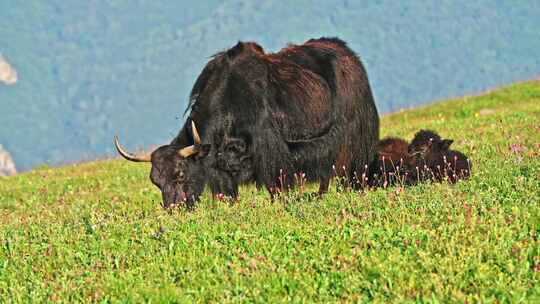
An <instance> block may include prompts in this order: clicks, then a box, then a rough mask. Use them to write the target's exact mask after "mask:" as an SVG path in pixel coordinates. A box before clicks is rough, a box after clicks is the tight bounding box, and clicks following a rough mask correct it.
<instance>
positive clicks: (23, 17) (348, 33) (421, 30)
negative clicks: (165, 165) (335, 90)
mask: <svg viewBox="0 0 540 304" xmlns="http://www.w3.org/2000/svg"><path fill="white" fill-rule="evenodd" d="M320 36H337V37H340V38H342V39H344V40H345V41H347V42H348V43H349V45H350V46H351V48H352V49H354V50H355V51H356V52H357V53H358V55H359V56H360V57H361V59H362V61H363V62H364V64H365V66H366V69H367V71H368V75H369V78H370V81H371V85H372V88H373V91H374V93H375V97H376V101H377V105H378V108H379V111H380V112H381V113H386V112H390V111H395V110H399V109H402V108H410V107H414V106H417V105H419V104H423V103H426V102H430V101H433V100H437V99H443V98H447V97H452V96H461V95H466V94H472V93H476V92H480V91H483V90H485V89H488V88H491V87H494V86H498V85H501V84H504V83H508V82H512V81H516V80H522V79H529V78H535V77H538V75H539V74H540V56H539V54H540V52H539V50H540V1H535V0H529V1H527V0H525V1H510V0H498V1H496V0H492V1H487V0H486V1H420V0H411V1H399V2H398V1H390V0H379V1H375V0H374V1H352V0H341V1H326V0H313V1H307V0H298V1H277V0H268V1H251V0H224V1H216V0H206V1H172V0H171V1H143V0H130V1H127V0H109V1H81V0H77V1H63V0H46V1H37V0H26V1H15V0H3V1H0V53H1V54H3V56H4V57H5V58H6V59H7V60H9V62H10V63H11V65H12V66H13V67H14V68H15V69H16V70H17V72H18V78H19V80H18V82H17V83H16V84H15V85H12V86H7V85H3V84H0V107H1V114H0V144H2V145H3V146H4V147H5V148H6V149H7V150H8V151H9V152H10V153H11V154H12V156H13V158H14V160H15V163H16V164H17V168H18V169H19V170H21V169H22V170H27V169H30V168H32V167H34V166H36V165H39V164H42V163H47V164H51V165H57V164H63V163H68V162H73V161H80V160H87V159H93V158H96V157H103V156H107V155H114V153H113V152H114V151H113V149H114V147H113V145H112V138H113V136H114V134H118V135H119V136H120V137H121V138H122V140H123V142H124V143H125V144H126V146H127V147H129V148H130V149H137V148H145V149H147V148H150V147H151V146H153V145H158V144H163V143H166V142H168V141H169V140H170V139H171V138H172V137H174V136H175V135H176V133H177V132H178V130H179V128H180V126H181V124H182V122H183V112H184V109H185V106H186V104H187V100H188V94H189V90H190V88H191V86H192V85H193V83H194V81H195V78H196V77H197V75H198V74H199V72H200V71H201V69H202V67H203V66H204V64H205V63H206V62H207V61H208V60H209V57H210V56H211V55H213V54H215V53H217V52H218V51H221V50H223V49H226V48H228V47H230V46H232V45H234V44H235V43H236V42H237V41H238V40H254V41H257V42H258V43H260V44H261V45H262V46H263V47H264V48H265V49H266V51H278V50H279V49H280V48H282V47H284V46H286V44H287V43H289V42H290V43H302V42H304V41H305V40H307V39H309V38H313V37H320Z"/></svg>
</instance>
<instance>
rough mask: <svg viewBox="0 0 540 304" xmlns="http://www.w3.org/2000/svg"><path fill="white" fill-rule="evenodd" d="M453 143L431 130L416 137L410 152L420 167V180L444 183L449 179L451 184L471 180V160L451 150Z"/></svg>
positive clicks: (410, 146)
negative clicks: (461, 180) (444, 180)
mask: <svg viewBox="0 0 540 304" xmlns="http://www.w3.org/2000/svg"><path fill="white" fill-rule="evenodd" d="M453 142H454V140H452V139H442V138H441V137H440V136H439V134H437V133H436V132H434V131H431V130H420V131H418V132H417V133H416V134H415V135H414V138H413V140H412V142H411V144H410V145H409V149H408V152H409V154H410V155H413V156H414V158H415V162H416V165H418V166H419V173H420V179H422V180H425V179H433V180H436V181H442V180H443V179H445V178H448V181H449V182H451V183H456V182H457V181H458V180H460V179H467V178H469V176H470V174H471V163H470V160H469V158H468V157H467V156H466V155H465V154H463V153H461V152H459V151H455V150H451V149H450V145H452V143H453Z"/></svg>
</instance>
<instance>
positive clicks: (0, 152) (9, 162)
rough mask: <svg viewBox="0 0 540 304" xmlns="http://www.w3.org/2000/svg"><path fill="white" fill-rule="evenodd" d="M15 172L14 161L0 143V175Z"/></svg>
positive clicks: (13, 173)
mask: <svg viewBox="0 0 540 304" xmlns="http://www.w3.org/2000/svg"><path fill="white" fill-rule="evenodd" d="M15 174H17V170H16V169H15V163H14V162H13V159H12V158H11V155H9V153H8V151H6V150H5V149H4V147H2V145H0V176H10V175H15Z"/></svg>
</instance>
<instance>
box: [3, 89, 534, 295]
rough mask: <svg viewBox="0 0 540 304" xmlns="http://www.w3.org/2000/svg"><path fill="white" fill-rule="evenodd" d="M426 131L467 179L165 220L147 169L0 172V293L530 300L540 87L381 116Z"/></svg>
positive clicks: (259, 196) (117, 166)
mask: <svg viewBox="0 0 540 304" xmlns="http://www.w3.org/2000/svg"><path fill="white" fill-rule="evenodd" d="M420 128H432V129H435V130H437V131H439V132H440V134H441V135H442V136H443V137H449V138H454V139H455V143H454V148H456V149H460V150H462V151H464V152H465V153H466V154H468V155H469V156H470V157H471V159H472V162H473V174H472V176H471V179H470V180H469V181H467V182H460V183H458V184H456V185H448V184H424V185H419V186H415V187H409V188H405V189H397V188H389V189H379V190H377V191H371V192H368V193H356V192H347V191H341V192H336V191H335V190H332V191H331V192H330V193H329V194H328V195H326V196H325V197H324V198H323V199H320V200H309V199H305V198H302V197H300V196H298V195H296V193H291V194H289V195H288V196H287V197H285V198H283V199H282V200H280V201H277V202H275V203H271V202H270V201H269V196H268V194H267V193H265V192H260V193H258V192H256V190H255V188H254V187H253V186H247V187H243V189H242V190H241V201H240V202H238V203H236V204H234V205H232V206H230V205H229V204H227V203H223V202H219V201H212V200H210V199H209V197H208V195H207V194H206V196H205V198H204V199H203V200H202V202H200V203H199V204H198V208H197V210H196V211H195V212H191V213H190V212H185V211H183V210H178V211H174V212H173V213H168V212H167V211H164V210H162V209H161V207H160V205H159V203H160V200H161V196H160V193H159V191H158V189H157V188H155V187H154V186H153V185H152V184H151V183H150V181H149V179H148V174H149V166H148V165H141V164H133V163H129V162H126V161H123V160H108V161H99V162H94V163H88V164H80V165H74V166H68V167H63V168H47V167H42V168H39V169H37V170H34V171H32V172H29V173H25V174H21V175H18V176H15V177H11V178H7V179H0V302H45V301H55V302H57V301H63V302H69V303H71V302H88V301H96V302H118V301H122V302H144V301H151V302H154V303H155V302H184V303H190V302H215V303H227V302H270V303H276V302H284V301H292V302H314V301H316V302H336V301H337V302H339V301H344V302H349V301H351V302H357V301H359V302H367V301H373V302H407V301H409V302H437V301H439V302H465V301H468V302H477V301H482V302H496V301H499V302H512V303H516V302H538V301H540V244H539V242H538V238H539V234H540V154H539V150H540V82H539V81H531V82H525V83H519V84H514V85H511V86H508V87H505V88H502V89H498V90H495V91H493V92H490V93H487V94H485V95H482V96H479V97H467V98H462V99H457V100H452V101H447V102H443V103H437V104H433V105H430V106H427V107H425V108H421V109H416V110H412V111H405V112H401V113H396V114H392V115H389V116H385V117H383V119H382V133H383V135H397V136H403V137H405V138H407V139H410V138H411V137H412V135H413V134H414V132H415V131H417V130H418V129H420ZM311 187H315V186H314V185H312V186H311ZM333 189H335V187H333Z"/></svg>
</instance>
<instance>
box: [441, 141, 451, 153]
mask: <svg viewBox="0 0 540 304" xmlns="http://www.w3.org/2000/svg"><path fill="white" fill-rule="evenodd" d="M453 142H454V140H453V139H443V140H442V141H441V150H448V148H450V145H452V143H453Z"/></svg>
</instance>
